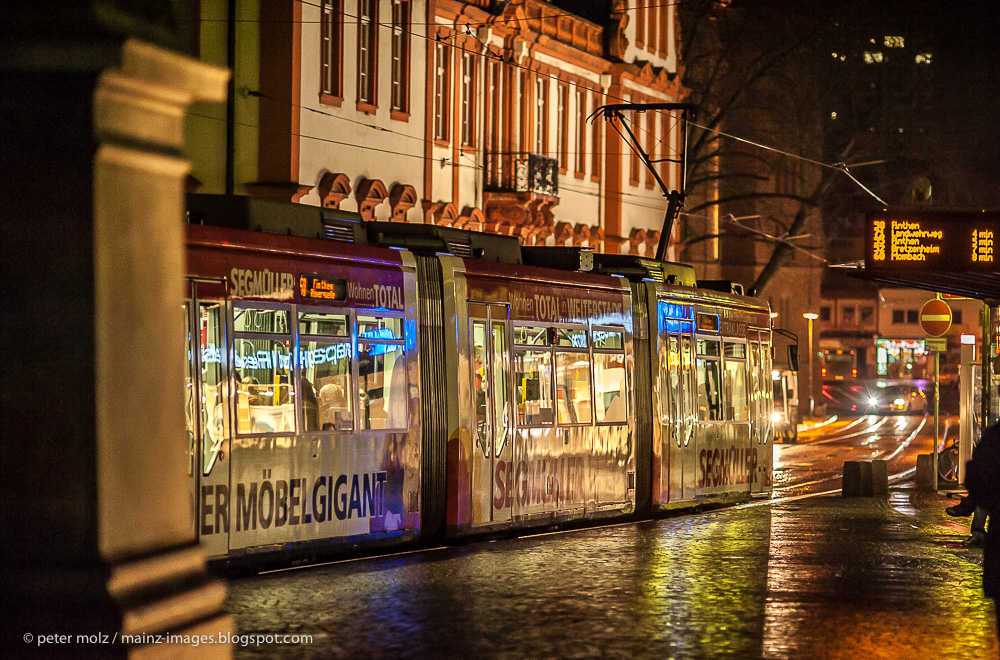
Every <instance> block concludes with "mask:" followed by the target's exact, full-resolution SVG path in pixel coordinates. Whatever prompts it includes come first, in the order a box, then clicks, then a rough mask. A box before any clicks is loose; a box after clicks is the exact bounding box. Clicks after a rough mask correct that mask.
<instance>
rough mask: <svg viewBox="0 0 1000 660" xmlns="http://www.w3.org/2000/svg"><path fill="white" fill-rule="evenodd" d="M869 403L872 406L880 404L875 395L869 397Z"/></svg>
mask: <svg viewBox="0 0 1000 660" xmlns="http://www.w3.org/2000/svg"><path fill="white" fill-rule="evenodd" d="M868 405H870V406H877V405H878V399H876V398H875V397H873V396H870V397H868Z"/></svg>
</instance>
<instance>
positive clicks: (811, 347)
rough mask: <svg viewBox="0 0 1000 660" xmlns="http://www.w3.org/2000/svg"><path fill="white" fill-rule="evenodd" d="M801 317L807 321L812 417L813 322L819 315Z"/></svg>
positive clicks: (811, 408)
mask: <svg viewBox="0 0 1000 660" xmlns="http://www.w3.org/2000/svg"><path fill="white" fill-rule="evenodd" d="M802 316H803V317H804V318H806V319H808V320H809V416H810V417H812V416H813V414H815V411H816V398H815V396H814V395H813V321H815V320H816V319H818V318H819V314H816V313H815V312H806V313H805V314H803V315H802Z"/></svg>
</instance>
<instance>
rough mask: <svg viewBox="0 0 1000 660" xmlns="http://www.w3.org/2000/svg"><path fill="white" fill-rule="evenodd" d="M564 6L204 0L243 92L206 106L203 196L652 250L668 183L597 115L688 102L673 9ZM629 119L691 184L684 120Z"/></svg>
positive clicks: (204, 26) (432, 0) (214, 35)
mask: <svg viewBox="0 0 1000 660" xmlns="http://www.w3.org/2000/svg"><path fill="white" fill-rule="evenodd" d="M563 4H564V5H565V7H566V8H563V7H560V6H557V5H555V4H549V3H545V2H539V1H538V0H515V1H513V2H505V3H497V2H490V1H488V0H472V1H469V2H459V1H455V0H323V1H322V2H318V3H302V2H297V1H293V0H278V1H275V2H266V3H265V2H260V3H257V2H248V3H234V7H235V9H234V12H235V13H234V14H233V15H232V16H229V15H228V14H227V7H228V6H229V4H228V3H225V2H221V1H218V0H214V1H205V2H201V3H200V5H199V18H198V20H197V21H196V23H197V29H196V30H193V33H194V35H195V36H194V39H193V42H194V46H193V49H194V50H196V51H197V52H196V54H197V55H198V56H199V57H201V58H202V59H204V60H206V61H210V62H213V63H218V64H223V65H225V66H228V67H229V68H230V69H231V70H232V71H233V84H232V89H231V92H232V93H231V98H230V101H229V104H228V107H226V108H219V109H211V108H208V109H205V110H203V111H199V110H197V109H196V110H195V111H193V112H192V113H190V114H189V118H188V131H189V135H190V136H191V137H192V139H191V140H190V141H189V142H190V143H191V144H192V146H191V147H190V148H189V151H190V155H191V158H192V160H193V161H194V162H195V169H194V171H193V173H192V180H191V182H190V183H191V188H192V190H197V191H198V192H203V193H230V194H242V195H251V196H257V197H263V198H268V199H275V200H284V201H292V202H298V203H302V204H311V205H317V206H324V207H328V208H337V209H341V210H344V211H351V212H357V213H360V214H361V216H362V217H363V218H365V219H369V220H372V219H377V220H392V221H406V222H426V223H435V224H441V225H447V226H453V227H460V228H467V229H476V230H483V231H488V232H495V233H503V234H510V235H516V236H518V237H520V239H521V240H522V242H523V243H525V244H549V245H555V244H559V245H586V246H590V247H593V248H594V249H596V250H597V251H606V252H620V253H633V254H640V255H649V256H652V255H653V254H654V252H655V249H656V245H657V243H658V240H659V232H660V228H661V225H662V222H663V216H664V211H665V209H666V200H665V199H664V196H663V191H662V190H661V189H660V187H659V185H658V184H657V182H656V181H655V178H654V177H653V175H652V174H651V173H650V172H649V171H648V169H647V168H646V167H645V165H644V164H643V163H642V162H641V161H640V159H639V158H638V156H636V155H634V154H633V153H632V152H631V151H630V149H629V147H628V145H627V144H626V143H625V142H624V141H623V139H622V136H621V134H620V132H621V131H622V128H623V127H622V126H615V125H613V124H611V123H610V122H609V121H607V120H605V119H603V118H602V117H600V116H597V115H595V114H594V113H595V110H596V109H597V108H598V107H600V106H603V105H607V104H622V103H664V102H666V103H676V102H680V101H681V100H682V98H681V97H682V94H683V90H682V88H681V85H680V77H679V76H678V75H677V74H678V67H679V63H678V57H677V40H678V34H677V31H676V30H675V14H674V8H673V6H672V5H668V4H663V5H662V6H661V5H659V4H653V3H649V2H638V3H627V2H624V1H622V0H616V1H615V2H612V3H608V4H607V7H609V9H606V10H604V11H603V13H602V11H601V10H598V9H595V8H592V7H590V6H586V7H582V8H581V7H577V4H576V3H563ZM624 119H625V122H624V123H627V124H628V128H630V129H631V130H632V132H633V133H634V134H635V135H636V136H637V137H638V139H639V141H640V143H641V144H642V145H643V148H644V149H645V151H647V152H648V153H649V155H650V157H651V159H652V160H653V161H659V162H657V163H656V164H655V167H657V168H658V174H659V176H660V178H661V179H662V181H663V183H664V184H665V186H666V187H667V188H668V189H670V190H675V189H679V188H681V186H682V183H681V180H680V179H681V172H680V163H679V159H680V150H681V133H682V131H681V127H680V126H679V113H671V112H667V111H655V112H654V111H650V112H642V113H640V112H627V113H626V114H625V117H624ZM671 256H673V255H672V254H670V253H668V258H670V257H671Z"/></svg>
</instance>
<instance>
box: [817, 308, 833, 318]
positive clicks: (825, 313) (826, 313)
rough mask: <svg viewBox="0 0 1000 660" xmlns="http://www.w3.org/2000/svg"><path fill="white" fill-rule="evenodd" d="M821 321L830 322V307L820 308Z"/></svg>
mask: <svg viewBox="0 0 1000 660" xmlns="http://www.w3.org/2000/svg"><path fill="white" fill-rule="evenodd" d="M819 320H820V321H829V320H830V308H829V307H820V308H819Z"/></svg>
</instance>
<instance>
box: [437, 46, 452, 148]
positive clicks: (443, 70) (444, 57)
mask: <svg viewBox="0 0 1000 660" xmlns="http://www.w3.org/2000/svg"><path fill="white" fill-rule="evenodd" d="M435 51H436V52H435V54H434V139H435V140H442V141H445V142H447V141H448V136H449V132H448V108H449V105H448V104H449V103H450V98H449V97H450V93H449V92H450V87H449V82H450V78H451V75H450V71H451V46H449V45H448V44H446V43H438V44H437V46H436V48H435Z"/></svg>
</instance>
